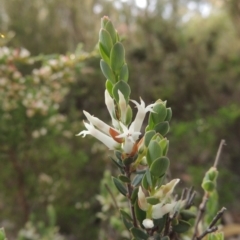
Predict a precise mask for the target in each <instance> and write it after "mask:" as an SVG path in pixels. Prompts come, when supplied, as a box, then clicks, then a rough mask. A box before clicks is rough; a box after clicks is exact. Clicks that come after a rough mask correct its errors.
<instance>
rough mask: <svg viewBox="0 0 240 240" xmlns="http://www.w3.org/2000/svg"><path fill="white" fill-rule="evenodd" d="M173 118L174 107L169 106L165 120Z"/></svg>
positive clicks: (168, 120)
mask: <svg viewBox="0 0 240 240" xmlns="http://www.w3.org/2000/svg"><path fill="white" fill-rule="evenodd" d="M171 119H172V109H171V108H167V116H166V118H165V119H164V121H167V122H170V120H171Z"/></svg>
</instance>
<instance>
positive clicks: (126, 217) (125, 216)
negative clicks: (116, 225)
mask: <svg viewBox="0 0 240 240" xmlns="http://www.w3.org/2000/svg"><path fill="white" fill-rule="evenodd" d="M120 213H121V216H122V220H123V223H124V225H125V227H126V228H127V229H128V230H130V229H131V228H132V227H133V223H132V218H131V217H130V216H129V215H128V213H126V212H125V211H123V210H122V209H120Z"/></svg>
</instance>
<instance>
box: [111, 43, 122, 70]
mask: <svg viewBox="0 0 240 240" xmlns="http://www.w3.org/2000/svg"><path fill="white" fill-rule="evenodd" d="M124 63H125V50H124V47H123V45H122V43H120V42H117V43H115V44H114V45H113V48H112V50H111V53H110V66H111V68H112V70H113V71H114V72H116V73H118V74H119V72H120V69H121V68H122V66H123V64H124Z"/></svg>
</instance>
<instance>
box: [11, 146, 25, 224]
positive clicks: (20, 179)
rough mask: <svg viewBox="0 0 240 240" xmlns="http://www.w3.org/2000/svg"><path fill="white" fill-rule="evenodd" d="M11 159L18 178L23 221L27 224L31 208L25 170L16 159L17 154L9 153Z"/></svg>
mask: <svg viewBox="0 0 240 240" xmlns="http://www.w3.org/2000/svg"><path fill="white" fill-rule="evenodd" d="M9 159H10V161H11V163H12V165H13V169H14V170H15V174H16V176H17V178H16V179H17V187H18V197H17V199H18V200H19V203H20V204H19V205H20V206H21V209H22V212H23V220H24V221H25V222H26V221H27V220H28V216H29V206H28V202H27V198H26V195H25V182H24V173H23V169H22V167H21V165H20V163H19V161H18V159H17V157H16V154H15V152H14V151H13V150H12V151H10V152H9Z"/></svg>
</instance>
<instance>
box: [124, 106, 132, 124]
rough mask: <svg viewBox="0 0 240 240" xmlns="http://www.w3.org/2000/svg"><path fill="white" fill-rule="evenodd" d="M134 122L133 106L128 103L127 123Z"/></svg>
mask: <svg viewBox="0 0 240 240" xmlns="http://www.w3.org/2000/svg"><path fill="white" fill-rule="evenodd" d="M131 122H132V108H131V107H130V106H129V105H128V106H127V114H126V120H125V125H127V126H128V125H129V124H130V123H131Z"/></svg>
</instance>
